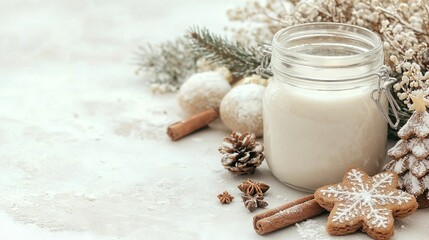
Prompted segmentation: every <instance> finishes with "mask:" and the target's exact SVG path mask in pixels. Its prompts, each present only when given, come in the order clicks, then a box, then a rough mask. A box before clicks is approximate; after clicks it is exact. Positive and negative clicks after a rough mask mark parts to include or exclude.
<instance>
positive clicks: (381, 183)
mask: <svg viewBox="0 0 429 240" xmlns="http://www.w3.org/2000/svg"><path fill="white" fill-rule="evenodd" d="M397 186H398V176H397V175H396V173H394V172H390V171H387V172H382V173H379V174H377V175H375V176H373V177H369V176H368V175H367V174H366V173H365V172H364V171H362V170H360V169H357V168H352V169H350V170H349V171H348V172H347V173H346V174H345V175H344V178H343V182H341V183H338V184H333V185H327V186H324V187H321V188H319V189H317V191H316V193H315V194H314V198H315V200H316V201H317V203H319V205H320V206H322V207H323V208H325V209H326V210H328V211H331V213H330V214H329V218H328V223H327V231H328V232H329V233H330V234H332V235H345V234H348V233H353V232H356V231H357V230H358V229H360V228H362V230H363V231H364V232H366V233H367V234H368V235H369V236H370V237H372V238H374V239H388V238H390V237H391V236H392V235H393V231H394V229H393V221H394V220H393V218H394V217H397V218H401V217H406V216H408V215H410V214H412V213H414V212H415V211H416V209H417V202H416V199H415V197H414V196H413V195H411V194H408V193H406V192H403V191H400V190H398V189H397V188H396V187H397Z"/></svg>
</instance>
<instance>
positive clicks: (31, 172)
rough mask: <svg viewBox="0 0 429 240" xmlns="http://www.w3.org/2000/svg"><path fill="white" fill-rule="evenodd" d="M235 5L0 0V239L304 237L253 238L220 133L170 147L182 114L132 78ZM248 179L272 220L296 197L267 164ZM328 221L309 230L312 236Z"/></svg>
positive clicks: (215, 25) (419, 217)
mask: <svg viewBox="0 0 429 240" xmlns="http://www.w3.org/2000/svg"><path fill="white" fill-rule="evenodd" d="M244 2H245V1H239V0H235V1H228V0H216V1H215V0H212V1H201V0H200V1H198V0H174V1H173V0H168V1H167V0H158V1H148V0H129V1H113V0H108V1H107V0H98V1H85V0H74V1H65V0H64V1H54V0H51V1H30V0H28V1H17V0H2V1H1V2H0V238H1V239H8V240H14V239H100V240H101V239H103V240H106V239H301V238H302V237H305V235H303V234H302V233H301V235H300V234H299V231H298V228H297V227H296V226H291V227H289V228H288V229H285V230H281V231H278V232H276V233H273V234H270V235H268V236H266V237H260V236H258V235H257V234H256V233H255V232H254V231H253V229H252V221H251V220H252V217H253V215H254V214H255V213H259V212H261V210H257V211H255V213H249V212H248V211H247V210H246V209H245V208H244V207H243V204H242V202H241V199H240V192H239V190H238V189H237V188H236V186H237V185H238V184H239V183H240V182H241V181H243V180H244V179H246V177H235V176H232V175H230V174H229V173H228V172H227V171H225V170H224V169H223V168H222V166H221V164H220V154H219V153H218V152H217V147H218V146H219V145H220V144H221V142H222V139H223V138H224V137H225V136H227V134H228V133H227V132H224V131H221V130H214V129H206V130H203V131H201V132H198V133H196V134H194V135H192V136H190V137H188V138H185V139H183V140H181V141H179V142H177V143H172V142H170V141H169V139H168V138H167V136H166V135H165V127H166V126H167V125H168V124H169V123H172V122H175V121H177V120H178V119H180V114H181V112H180V110H179V109H178V106H177V103H176V101H175V96H174V94H167V95H152V94H151V93H150V91H149V90H148V89H149V87H148V85H147V84H146V82H147V80H148V79H147V76H145V75H144V74H143V75H139V76H136V75H135V74H134V71H135V69H136V67H135V65H133V62H134V61H135V60H134V59H133V57H134V56H135V55H134V54H133V52H135V51H136V49H137V47H138V46H139V45H144V44H145V43H157V42H158V41H163V40H171V39H173V38H174V37H176V36H180V35H182V34H184V32H185V30H186V29H187V28H188V27H189V26H193V25H196V24H198V25H200V26H207V27H208V28H209V29H211V30H213V31H214V32H218V33H221V32H222V30H223V27H224V26H225V25H226V24H227V19H226V16H225V11H226V10H227V9H228V8H229V7H231V6H237V5H243V4H244ZM251 177H252V178H253V179H255V180H258V181H263V182H265V183H267V184H269V185H271V188H270V190H269V191H268V194H267V196H266V200H267V201H268V203H269V206H268V208H271V207H275V206H278V205H281V204H284V203H286V202H287V201H289V200H294V199H296V198H298V197H299V196H303V195H304V194H303V193H299V192H297V191H294V190H291V189H289V188H287V187H285V186H283V185H281V184H280V183H278V182H277V181H276V180H275V179H274V177H273V176H272V175H271V173H270V172H269V170H268V168H267V166H266V164H265V163H264V164H263V165H262V166H261V167H260V168H259V170H258V171H257V172H256V173H255V174H254V175H252V176H251ZM309 177H311V176H309ZM224 190H228V191H229V192H230V193H231V194H233V195H234V196H235V199H234V202H233V203H232V204H230V205H221V204H219V202H218V201H217V198H216V195H217V194H218V193H220V192H223V191H224ZM427 215H428V210H421V211H419V212H418V213H417V214H415V215H413V216H411V217H409V218H406V219H403V220H401V221H397V224H396V234H395V236H396V239H404V238H407V239H423V238H425V237H427V236H428V234H429V223H428V222H427V221H426V220H425V219H427ZM326 217H327V215H323V216H320V217H318V218H316V220H317V222H316V223H317V224H318V225H317V226H318V228H321V229H323V224H324V222H325V219H326ZM313 224H314V223H313ZM302 226H305V223H303V225H302ZM319 233H320V234H319V237H320V238H321V239H334V237H331V236H327V235H326V234H325V233H324V232H323V231H320V232H319ZM341 239H342V238H341ZM345 239H366V236H365V235H364V234H354V235H350V236H348V237H346V238H345Z"/></svg>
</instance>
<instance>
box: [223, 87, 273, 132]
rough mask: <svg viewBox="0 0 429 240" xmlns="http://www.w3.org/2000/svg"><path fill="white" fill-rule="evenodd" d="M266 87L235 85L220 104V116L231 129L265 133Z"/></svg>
mask: <svg viewBox="0 0 429 240" xmlns="http://www.w3.org/2000/svg"><path fill="white" fill-rule="evenodd" d="M264 91H265V87H264V86H261V85H258V84H253V83H251V84H244V85H239V86H237V87H234V88H233V89H232V90H231V91H230V92H229V93H228V94H227V95H226V96H225V97H224V98H223V100H222V103H221V104H220V117H221V118H222V121H223V123H224V124H225V125H226V126H227V127H228V128H229V129H230V130H231V131H239V132H242V133H243V132H251V133H254V134H255V135H256V136H257V137H260V136H262V135H263V121H262V97H263V95H264Z"/></svg>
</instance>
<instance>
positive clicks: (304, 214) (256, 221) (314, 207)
mask: <svg viewBox="0 0 429 240" xmlns="http://www.w3.org/2000/svg"><path fill="white" fill-rule="evenodd" d="M325 211H326V210H325V209H324V208H322V207H320V206H319V204H317V202H316V201H315V200H314V196H313V194H311V195H308V196H305V197H303V198H300V199H297V200H295V201H293V202H290V203H286V204H284V205H282V206H280V207H277V208H274V209H271V210H268V211H266V212H263V213H260V214H258V215H256V216H254V217H253V228H254V229H255V231H256V232H257V233H258V234H260V235H264V234H267V233H270V232H274V231H276V230H279V229H281V228H284V227H287V226H289V225H292V224H295V223H297V222H301V221H303V220H306V219H309V218H312V217H314V216H317V215H319V214H322V213H324V212H325Z"/></svg>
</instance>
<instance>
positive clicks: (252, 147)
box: [219, 132, 265, 175]
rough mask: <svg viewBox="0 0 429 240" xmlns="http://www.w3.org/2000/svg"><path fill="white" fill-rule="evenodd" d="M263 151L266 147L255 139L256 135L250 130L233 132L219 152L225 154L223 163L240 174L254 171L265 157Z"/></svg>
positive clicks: (232, 171) (233, 171)
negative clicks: (249, 131)
mask: <svg viewBox="0 0 429 240" xmlns="http://www.w3.org/2000/svg"><path fill="white" fill-rule="evenodd" d="M263 151H264V147H263V146H262V144H261V143H259V142H256V141H255V135H254V134H250V133H248V132H246V133H244V134H241V133H239V132H232V133H231V137H230V138H225V139H224V140H223V145H222V146H221V147H220V148H219V152H220V153H223V154H225V155H224V156H223V157H222V160H221V162H222V165H223V166H224V167H225V169H227V170H228V171H229V172H231V173H235V174H239V175H243V174H249V173H253V172H254V171H255V169H256V167H258V166H259V165H261V163H262V161H264V159H265V156H264V153H263Z"/></svg>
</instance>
